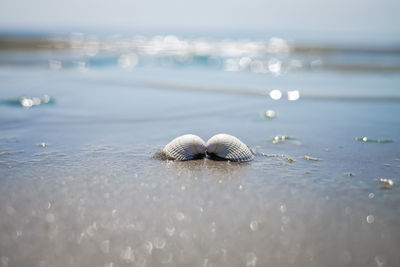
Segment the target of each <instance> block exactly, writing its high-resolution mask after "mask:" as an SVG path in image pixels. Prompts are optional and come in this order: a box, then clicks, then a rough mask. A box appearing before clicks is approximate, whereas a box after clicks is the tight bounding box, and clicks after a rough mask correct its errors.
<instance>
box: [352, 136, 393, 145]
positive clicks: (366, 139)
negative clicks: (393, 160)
mask: <svg viewBox="0 0 400 267" xmlns="http://www.w3.org/2000/svg"><path fill="white" fill-rule="evenodd" d="M354 140H356V141H358V142H364V143H379V144H386V143H393V140H391V139H370V138H368V137H366V136H364V137H356V138H354Z"/></svg>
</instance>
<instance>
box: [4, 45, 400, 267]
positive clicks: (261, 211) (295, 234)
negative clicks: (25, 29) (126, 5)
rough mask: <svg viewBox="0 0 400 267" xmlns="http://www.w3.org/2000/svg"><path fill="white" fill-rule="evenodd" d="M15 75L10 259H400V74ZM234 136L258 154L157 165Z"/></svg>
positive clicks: (7, 226)
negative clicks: (180, 140) (183, 148)
mask: <svg viewBox="0 0 400 267" xmlns="http://www.w3.org/2000/svg"><path fill="white" fill-rule="evenodd" d="M17 54H18V53H17ZM7 55H8V56H10V54H7ZM32 57H37V54H35V53H33V54H32ZM39 58H41V59H42V60H47V56H46V57H43V58H42V57H41V56H39ZM33 61H34V62H37V60H36V59H35V60H33ZM0 80H1V81H2V83H1V84H0V90H1V98H2V100H3V101H2V102H1V103H2V104H1V105H0V218H1V219H0V257H1V264H2V265H3V266H70V265H73V266H164V265H165V266H266V265H271V266H338V265H340V266H398V265H400V256H399V254H398V251H399V248H400V227H399V225H400V208H399V207H400V187H399V184H400V178H399V174H400V139H399V136H400V135H399V134H400V119H399V117H398V114H400V105H399V97H400V91H399V88H398V85H399V80H400V77H399V75H398V74H396V73H394V74H393V73H392V74H387V73H372V74H371V73H369V72H368V73H359V72H356V73H353V72H350V73H340V72H339V73H338V72H330V71H325V72H324V71H317V72H288V73H286V74H282V75H280V76H276V75H274V74H271V73H269V74H259V73H252V72H224V71H222V70H216V69H212V68H211V69H208V68H197V67H187V68H180V67H173V68H172V67H170V66H169V67H162V66H147V67H138V68H134V69H131V70H129V71H127V70H124V69H120V68H119V67H118V66H106V67H98V68H90V69H88V70H87V71H85V72H82V71H80V70H79V69H74V68H72V69H60V70H54V69H51V68H50V69H48V68H42V67H37V66H24V67H21V66H17V65H15V64H14V65H13V64H11V65H7V66H3V67H2V68H1V69H0ZM272 89H279V90H280V91H281V92H282V93H283V97H282V98H281V99H280V100H272V99H271V98H270V96H269V95H268V93H269V92H270V91H271V90H272ZM296 90H298V91H299V93H300V98H299V99H297V100H295V101H288V100H287V99H286V93H287V92H288V91H296ZM44 94H48V95H49V96H50V97H51V98H52V100H53V101H54V102H51V103H48V104H41V105H38V106H32V107H31V108H24V107H22V106H20V105H18V101H17V102H15V101H14V102H13V101H11V102H10V100H18V98H19V97H20V96H23V95H25V96H27V97H42V96H43V95H44ZM13 103H17V104H13ZM267 110H273V111H274V112H275V115H276V116H275V117H273V118H271V119H267V118H266V117H265V116H263V115H262V114H263V112H265V111H267ZM221 132H225V133H229V134H232V135H235V136H237V137H238V138H240V139H241V140H242V141H244V142H245V143H246V144H248V145H249V146H250V147H251V148H252V149H253V150H254V151H256V152H257V153H258V154H257V156H256V157H255V160H254V161H252V162H250V163H245V164H238V163H232V162H221V161H211V160H208V159H205V160H196V161H189V162H173V161H159V160H156V159H153V158H152V156H153V154H154V153H155V152H156V151H157V150H158V149H160V148H162V147H163V146H164V145H165V144H167V143H168V142H169V141H170V140H172V139H173V138H175V137H176V136H179V135H182V134H185V133H193V134H197V135H199V136H200V137H202V138H203V139H205V140H207V139H208V138H210V137H211V136H213V135H214V134H217V133H221ZM281 135H285V136H290V137H292V138H291V139H289V140H285V141H284V142H279V143H274V142H273V140H274V138H275V136H281ZM357 137H361V138H363V137H367V138H369V139H366V140H377V139H380V140H390V141H392V142H388V143H376V142H364V141H357V140H356V139H355V138H357ZM361 140H362V139H361ZM262 155H263V156H262ZM304 156H309V157H311V158H314V159H318V160H306V159H305V158H304ZM289 159H293V162H291V161H290V160H289ZM380 178H386V179H391V180H392V181H393V182H394V184H395V185H394V186H393V187H388V186H386V185H385V184H382V183H379V179H380Z"/></svg>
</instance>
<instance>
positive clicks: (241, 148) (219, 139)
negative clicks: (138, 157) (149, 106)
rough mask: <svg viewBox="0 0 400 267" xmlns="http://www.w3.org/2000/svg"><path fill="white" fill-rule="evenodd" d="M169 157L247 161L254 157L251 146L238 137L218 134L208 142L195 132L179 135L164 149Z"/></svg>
mask: <svg viewBox="0 0 400 267" xmlns="http://www.w3.org/2000/svg"><path fill="white" fill-rule="evenodd" d="M162 152H163V154H164V155H165V156H166V157H167V158H168V159H174V160H192V159H201V158H204V157H206V156H207V157H209V158H211V159H216V160H218V159H220V160H221V159H222V160H230V161H235V162H246V161H251V160H252V159H253V157H254V156H253V153H252V152H251V150H250V148H249V147H248V146H247V145H246V144H244V143H243V142H242V141H240V140H239V139H238V138H236V137H234V136H232V135H229V134H217V135H214V136H213V137H211V138H210V139H209V140H208V141H207V143H205V142H204V141H203V139H201V138H200V137H198V136H197V135H193V134H186V135H182V136H179V137H177V138H175V139H174V140H172V141H171V142H169V143H168V144H167V145H166V146H165V147H164V149H163V150H162Z"/></svg>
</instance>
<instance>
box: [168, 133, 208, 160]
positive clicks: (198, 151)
mask: <svg viewBox="0 0 400 267" xmlns="http://www.w3.org/2000/svg"><path fill="white" fill-rule="evenodd" d="M163 152H164V153H165V155H166V156H167V158H169V159H175V160H190V159H200V158H204V157H205V155H206V145H205V142H204V141H203V139H201V138H200V137H198V136H197V135H193V134H185V135H182V136H179V137H177V138H175V139H174V140H172V141H171V142H169V143H168V144H167V145H166V146H165V147H164V149H163Z"/></svg>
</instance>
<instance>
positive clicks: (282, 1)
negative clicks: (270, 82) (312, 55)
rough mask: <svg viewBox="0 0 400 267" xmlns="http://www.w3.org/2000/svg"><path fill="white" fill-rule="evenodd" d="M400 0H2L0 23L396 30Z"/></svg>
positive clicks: (37, 26)
mask: <svg viewBox="0 0 400 267" xmlns="http://www.w3.org/2000/svg"><path fill="white" fill-rule="evenodd" d="M399 14H400V1H399V0H334V1H333V0H332V1H323V0H279V1H278V0H277V1H271V0H196V1H193V0H142V1H139V0H63V1H59V0H0V29H3V30H4V29H27V30H31V29H33V30H40V29H49V28H50V29H56V28H64V29H68V28H74V29H79V28H82V29H87V28H98V29H101V28H107V29H119V28H121V29H122V28H123V29H141V28H142V29H146V28H153V29H157V28H160V29H161V28H163V29H193V30H197V29H204V30H210V29H211V30H212V29H214V30H224V29H226V30H232V29H254V30H291V31H302V32H305V33H306V32H313V31H316V32H318V31H319V32H347V33H350V34H352V33H354V34H358V33H368V34H374V33H380V34H382V33H384V34H386V35H392V36H394V35H400V27H399V25H400V15H399Z"/></svg>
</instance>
